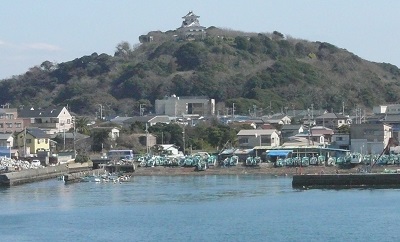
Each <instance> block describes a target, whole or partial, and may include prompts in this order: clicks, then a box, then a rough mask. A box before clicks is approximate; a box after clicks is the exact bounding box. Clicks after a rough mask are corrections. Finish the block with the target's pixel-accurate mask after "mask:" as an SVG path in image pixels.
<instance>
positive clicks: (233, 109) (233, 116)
mask: <svg viewBox="0 0 400 242" xmlns="http://www.w3.org/2000/svg"><path fill="white" fill-rule="evenodd" d="M232 120H233V121H235V103H232Z"/></svg>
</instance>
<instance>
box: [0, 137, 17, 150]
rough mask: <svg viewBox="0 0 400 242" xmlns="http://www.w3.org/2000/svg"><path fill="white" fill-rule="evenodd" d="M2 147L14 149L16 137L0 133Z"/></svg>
mask: <svg viewBox="0 0 400 242" xmlns="http://www.w3.org/2000/svg"><path fill="white" fill-rule="evenodd" d="M0 147H7V148H12V147H14V137H13V135H12V134H11V133H5V134H1V133H0Z"/></svg>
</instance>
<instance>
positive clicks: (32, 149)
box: [16, 127, 50, 157]
mask: <svg viewBox="0 0 400 242" xmlns="http://www.w3.org/2000/svg"><path fill="white" fill-rule="evenodd" d="M16 137H17V140H16V147H17V148H18V150H19V151H20V152H19V153H20V154H21V155H22V156H25V157H27V156H35V155H37V153H38V152H39V151H50V139H49V136H48V134H46V132H44V131H43V130H41V129H39V128H35V127H30V128H26V129H25V130H23V131H21V132H19V133H17V135H16Z"/></svg>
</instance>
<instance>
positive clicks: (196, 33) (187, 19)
mask: <svg viewBox="0 0 400 242" xmlns="http://www.w3.org/2000/svg"><path fill="white" fill-rule="evenodd" d="M182 18H183V19H184V20H183V21H182V26H181V27H179V28H178V29H177V30H176V31H177V32H178V36H179V38H180V39H193V38H201V39H202V38H204V37H205V35H206V31H205V29H206V28H205V27H203V26H201V25H200V22H199V18H200V16H197V15H196V14H194V13H193V11H190V12H189V13H188V14H186V15H185V16H183V17H182Z"/></svg>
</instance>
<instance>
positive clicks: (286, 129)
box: [281, 124, 305, 142]
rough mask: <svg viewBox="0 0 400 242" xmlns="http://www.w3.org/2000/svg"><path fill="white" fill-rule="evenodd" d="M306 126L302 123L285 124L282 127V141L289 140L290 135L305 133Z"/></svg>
mask: <svg viewBox="0 0 400 242" xmlns="http://www.w3.org/2000/svg"><path fill="white" fill-rule="evenodd" d="M304 130H305V127H304V126H303V125H302V124H285V125H283V126H282V128H281V141H282V142H287V141H289V137H291V136H295V135H297V134H300V133H303V132H304Z"/></svg>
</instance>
